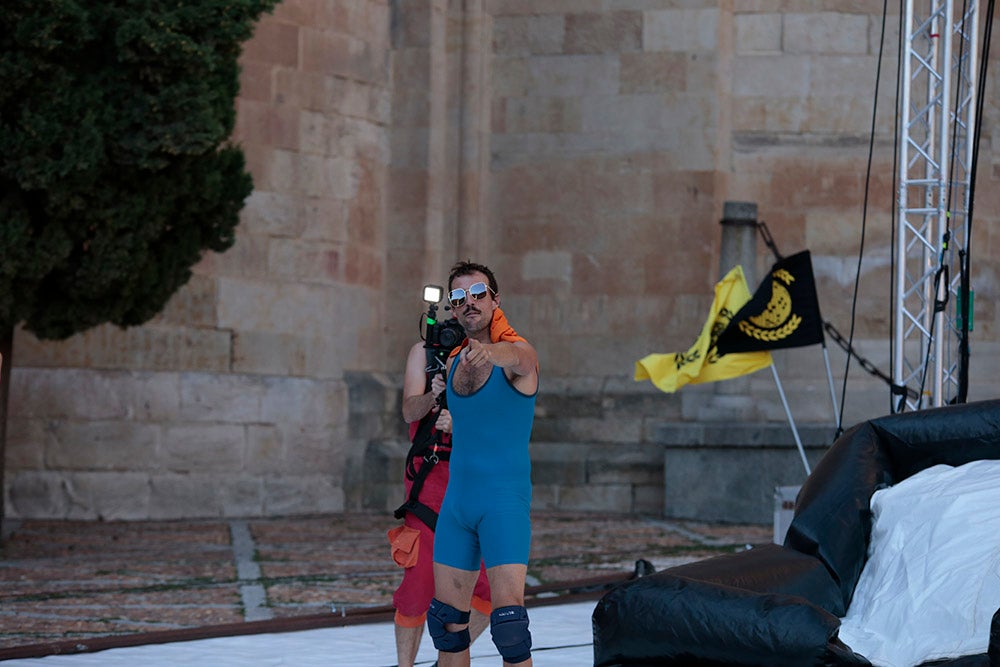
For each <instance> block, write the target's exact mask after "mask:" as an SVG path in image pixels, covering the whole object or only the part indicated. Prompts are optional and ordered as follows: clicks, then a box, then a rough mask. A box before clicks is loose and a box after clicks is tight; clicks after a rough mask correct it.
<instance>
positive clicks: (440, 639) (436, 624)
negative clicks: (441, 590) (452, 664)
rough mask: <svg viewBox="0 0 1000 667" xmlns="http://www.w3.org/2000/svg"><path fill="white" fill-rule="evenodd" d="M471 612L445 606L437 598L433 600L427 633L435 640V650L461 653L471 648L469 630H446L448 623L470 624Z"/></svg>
mask: <svg viewBox="0 0 1000 667" xmlns="http://www.w3.org/2000/svg"><path fill="white" fill-rule="evenodd" d="M468 622H469V612H467V611H460V610H458V609H455V608H454V607H452V606H451V605H450V604H445V603H444V602H441V601H440V600H438V599H437V598H434V599H432V600H431V606H430V609H428V610H427V631H428V632H430V634H431V639H432V640H434V648H436V649H437V650H439V651H444V652H445V653H460V652H461V651H464V650H465V649H467V648H469V644H471V643H472V641H471V639H470V636H469V628H465V629H464V630H459V631H458V632H449V631H448V629H447V628H445V627H444V626H445V624H447V623H459V624H461V623H468Z"/></svg>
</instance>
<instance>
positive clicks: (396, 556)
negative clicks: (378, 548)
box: [387, 526, 420, 567]
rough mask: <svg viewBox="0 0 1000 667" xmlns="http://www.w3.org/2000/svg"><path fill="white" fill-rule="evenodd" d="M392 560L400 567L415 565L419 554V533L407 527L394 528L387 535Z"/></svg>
mask: <svg viewBox="0 0 1000 667" xmlns="http://www.w3.org/2000/svg"><path fill="white" fill-rule="evenodd" d="M387 535H388V536H389V546H390V548H391V552H392V560H393V561H395V563H396V565H398V566H400V567H413V566H414V565H416V564H417V555H418V554H419V552H420V531H419V530H417V529H416V528H410V527H409V526H396V527H395V528H392V529H390V530H389V532H388V533H387Z"/></svg>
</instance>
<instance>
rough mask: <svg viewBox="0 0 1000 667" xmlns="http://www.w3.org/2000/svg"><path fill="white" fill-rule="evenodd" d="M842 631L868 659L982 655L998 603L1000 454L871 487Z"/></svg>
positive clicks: (899, 665)
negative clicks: (866, 539) (867, 532)
mask: <svg viewBox="0 0 1000 667" xmlns="http://www.w3.org/2000/svg"><path fill="white" fill-rule="evenodd" d="M871 507H872V513H873V519H874V524H873V527H872V538H871V543H870V545H869V552H868V555H869V560H868V562H867V563H866V564H865V567H864V570H863V571H862V572H861V577H860V579H859V580H858V585H857V587H856V588H855V590H854V597H853V599H852V600H851V606H850V608H849V609H848V610H847V615H846V616H845V617H844V619H843V622H842V625H841V628H840V638H841V639H842V640H843V641H844V643H845V644H847V645H848V646H850V647H851V648H852V649H853V650H854V651H855V652H857V653H860V654H861V655H863V656H865V657H866V658H868V659H869V660H870V661H871V662H872V664H873V665H878V666H884V667H909V666H911V665H917V664H920V663H921V662H924V661H926V660H932V659H937V658H948V657H957V656H961V655H969V654H976V653H985V652H986V650H987V646H988V644H989V636H990V621H991V620H992V617H993V614H994V612H996V610H997V608H1000V461H974V462H972V463H968V464H966V465H963V466H959V467H957V468H955V467H951V466H946V465H937V466H933V467H931V468H928V469H926V470H923V471H921V472H919V473H917V474H916V475H913V476H912V477H910V478H909V479H906V480H904V481H902V482H900V483H899V484H897V485H896V486H894V487H891V488H888V489H882V490H879V491H876V492H875V494H874V495H873V496H872V500H871Z"/></svg>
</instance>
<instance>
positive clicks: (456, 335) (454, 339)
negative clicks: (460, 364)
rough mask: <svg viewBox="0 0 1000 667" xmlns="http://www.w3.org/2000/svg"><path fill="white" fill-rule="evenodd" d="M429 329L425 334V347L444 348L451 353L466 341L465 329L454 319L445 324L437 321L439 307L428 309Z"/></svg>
mask: <svg viewBox="0 0 1000 667" xmlns="http://www.w3.org/2000/svg"><path fill="white" fill-rule="evenodd" d="M426 321H427V329H426V330H425V332H424V345H425V347H433V348H442V349H444V350H445V351H446V352H449V353H450V352H451V351H452V350H453V349H455V346H457V345H458V344H459V343H461V342H462V341H463V340H465V329H463V328H462V325H461V324H459V323H458V320H456V319H455V318H454V317H451V318H449V319H447V320H445V321H444V322H439V321H438V319H437V306H434V305H431V306H429V307H428V308H427V320H426Z"/></svg>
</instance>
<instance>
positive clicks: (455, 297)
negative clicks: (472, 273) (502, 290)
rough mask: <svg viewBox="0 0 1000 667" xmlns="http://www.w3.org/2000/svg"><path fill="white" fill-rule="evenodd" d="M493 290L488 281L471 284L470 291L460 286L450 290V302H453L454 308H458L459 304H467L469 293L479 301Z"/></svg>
mask: <svg viewBox="0 0 1000 667" xmlns="http://www.w3.org/2000/svg"><path fill="white" fill-rule="evenodd" d="M492 291H493V290H492V289H491V288H490V286H489V285H487V284H486V283H473V284H472V285H469V291H468V292H466V291H465V290H464V289H462V288H461V287H458V288H456V289H453V290H452V291H450V292H448V303H450V304H451V307H452V308H458V307H459V306H464V305H465V299H466V296H467V295H468V296H471V297H472V298H473V299H475V300H476V301H479V300H480V299H482V298H483V297H484V296H486V295H487V294H489V293H490V292H492Z"/></svg>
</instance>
